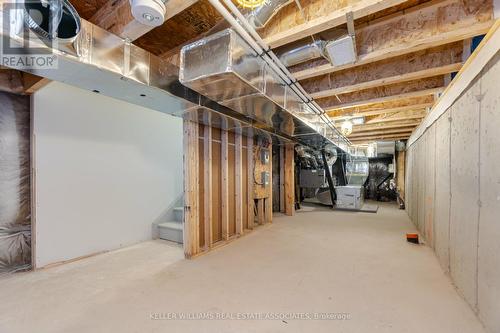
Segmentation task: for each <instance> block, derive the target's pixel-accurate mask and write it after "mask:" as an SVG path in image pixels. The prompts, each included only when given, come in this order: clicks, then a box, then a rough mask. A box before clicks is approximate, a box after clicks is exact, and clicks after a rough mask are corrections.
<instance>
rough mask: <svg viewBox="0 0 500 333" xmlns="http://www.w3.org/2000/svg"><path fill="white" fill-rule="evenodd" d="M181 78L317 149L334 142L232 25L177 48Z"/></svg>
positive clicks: (325, 127)
mask: <svg viewBox="0 0 500 333" xmlns="http://www.w3.org/2000/svg"><path fill="white" fill-rule="evenodd" d="M180 63H181V65H180V66H181V68H180V72H179V80H180V82H181V83H182V84H183V85H185V86H187V87H189V88H191V89H193V90H194V91H197V92H198V93H200V94H202V95H204V96H207V97H208V98H210V99H212V100H214V101H216V102H217V103H219V104H221V105H224V106H227V107H228V108H230V109H232V110H235V111H237V112H239V113H241V114H242V115H244V116H246V117H250V118H252V119H253V120H255V121H258V122H261V123H264V124H266V125H267V126H270V127H273V128H275V129H277V130H279V131H280V132H282V133H284V134H286V135H289V136H291V137H293V138H294V139H296V140H297V141H298V142H301V143H304V144H306V145H310V146H312V147H314V148H321V147H322V146H323V145H324V144H326V143H333V144H336V143H338V141H337V142H335V140H338V139H339V138H338V137H336V136H335V133H334V130H333V129H332V128H330V127H329V126H328V125H327V124H326V123H325V122H324V121H323V120H322V119H321V118H320V117H319V116H318V115H317V114H316V113H315V112H313V111H312V109H311V108H310V107H309V106H308V105H307V104H306V103H304V102H303V101H302V100H301V99H300V98H299V97H298V96H297V95H296V94H295V92H294V91H293V90H292V89H291V88H290V87H288V86H287V85H285V84H284V83H283V82H282V80H281V79H280V78H279V76H278V75H277V74H276V73H275V72H274V71H273V70H272V69H271V68H270V67H269V66H268V65H267V64H266V63H265V61H264V60H262V58H261V57H260V56H259V55H258V54H256V52H255V51H254V50H253V49H252V48H251V47H250V46H249V45H248V44H247V43H246V42H245V41H244V40H243V38H241V37H240V36H239V35H238V34H237V33H236V32H235V31H234V30H232V29H226V30H223V31H220V32H218V33H216V34H213V35H211V36H208V37H206V38H203V39H201V40H199V41H196V42H194V43H191V44H189V45H186V46H184V47H183V48H182V50H181V57H180Z"/></svg>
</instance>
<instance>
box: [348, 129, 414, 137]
mask: <svg viewBox="0 0 500 333" xmlns="http://www.w3.org/2000/svg"><path fill="white" fill-rule="evenodd" d="M414 129H415V126H412V127H404V128H398V129H388V130H386V129H383V130H378V131H369V132H353V133H352V134H351V135H349V136H348V138H349V140H351V139H354V140H355V139H356V138H360V137H367V136H373V135H389V134H401V133H411V132H413V130H414Z"/></svg>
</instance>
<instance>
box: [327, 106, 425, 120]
mask: <svg viewBox="0 0 500 333" xmlns="http://www.w3.org/2000/svg"><path fill="white" fill-rule="evenodd" d="M432 104H433V103H422V104H415V105H407V106H400V107H395V108H392V109H379V110H372V111H359V112H345V113H344V114H343V115H338V114H339V113H338V111H336V112H330V113H328V114H329V115H336V116H333V117H332V116H330V119H331V120H333V121H338V120H342V119H348V118H355V117H369V116H378V115H383V114H392V113H398V112H402V111H409V110H410V111H421V110H425V109H426V108H428V107H431V106H432Z"/></svg>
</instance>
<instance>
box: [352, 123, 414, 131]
mask: <svg viewBox="0 0 500 333" xmlns="http://www.w3.org/2000/svg"><path fill="white" fill-rule="evenodd" d="M418 124H420V121H415V120H409V121H401V122H397V123H392V122H389V123H387V124H385V123H379V124H372V125H359V126H354V127H353V132H366V131H373V130H381V129H387V128H398V127H408V126H417V125H418Z"/></svg>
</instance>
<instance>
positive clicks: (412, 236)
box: [406, 233, 419, 244]
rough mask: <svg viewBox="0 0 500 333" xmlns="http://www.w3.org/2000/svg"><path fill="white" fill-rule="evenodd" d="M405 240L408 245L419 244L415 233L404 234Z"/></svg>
mask: <svg viewBox="0 0 500 333" xmlns="http://www.w3.org/2000/svg"><path fill="white" fill-rule="evenodd" d="M406 240H407V241H408V242H410V243H414V244H419V241H418V234H415V233H409V234H406Z"/></svg>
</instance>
